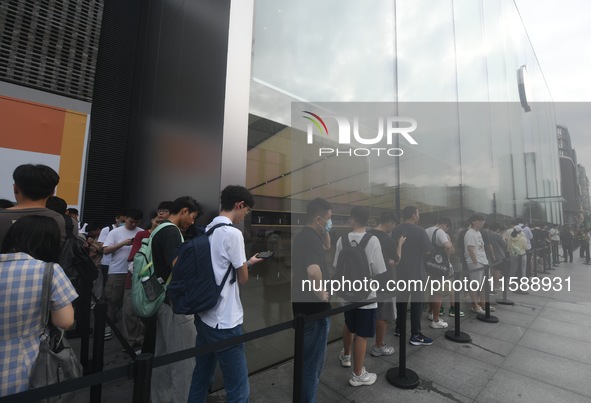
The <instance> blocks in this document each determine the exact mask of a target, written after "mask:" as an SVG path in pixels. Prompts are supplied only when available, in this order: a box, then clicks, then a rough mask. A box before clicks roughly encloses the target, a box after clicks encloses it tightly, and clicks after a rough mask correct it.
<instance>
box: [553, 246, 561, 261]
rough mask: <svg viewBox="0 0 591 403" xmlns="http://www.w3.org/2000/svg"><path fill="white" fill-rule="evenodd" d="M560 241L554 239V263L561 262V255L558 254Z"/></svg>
mask: <svg viewBox="0 0 591 403" xmlns="http://www.w3.org/2000/svg"><path fill="white" fill-rule="evenodd" d="M559 243H560V242H559V241H552V263H560V255H559V254H558V244H559Z"/></svg>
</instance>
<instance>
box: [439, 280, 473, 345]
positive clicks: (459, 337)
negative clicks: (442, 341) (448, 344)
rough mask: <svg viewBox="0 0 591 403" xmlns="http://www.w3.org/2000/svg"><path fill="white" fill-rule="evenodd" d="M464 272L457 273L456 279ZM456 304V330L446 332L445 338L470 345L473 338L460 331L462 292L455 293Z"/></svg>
mask: <svg viewBox="0 0 591 403" xmlns="http://www.w3.org/2000/svg"><path fill="white" fill-rule="evenodd" d="M461 273H462V272H457V273H456V277H458V279H459V276H460V275H461ZM454 297H455V301H456V302H455V303H454V312H455V314H456V316H455V318H454V330H448V331H447V332H445V338H446V339H448V340H450V341H453V342H455V343H470V342H471V341H472V337H470V335H469V334H468V333H466V332H462V331H461V330H460V312H461V310H460V291H454Z"/></svg>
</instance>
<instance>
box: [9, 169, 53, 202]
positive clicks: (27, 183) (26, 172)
mask: <svg viewBox="0 0 591 403" xmlns="http://www.w3.org/2000/svg"><path fill="white" fill-rule="evenodd" d="M12 179H14V184H15V185H16V186H17V187H18V190H19V191H20V192H21V193H22V194H23V195H24V196H25V197H27V198H28V199H31V200H41V199H44V198H46V197H49V196H52V195H53V193H54V192H55V187H56V186H57V185H58V183H59V182H60V176H59V175H58V174H57V172H55V171H54V170H53V168H50V167H48V166H47V165H42V164H39V165H33V164H24V165H19V166H18V167H16V169H15V170H14V172H13V173H12Z"/></svg>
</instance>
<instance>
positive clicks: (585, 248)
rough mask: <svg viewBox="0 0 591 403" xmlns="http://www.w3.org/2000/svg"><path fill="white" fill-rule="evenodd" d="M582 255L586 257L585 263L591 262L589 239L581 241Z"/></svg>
mask: <svg viewBox="0 0 591 403" xmlns="http://www.w3.org/2000/svg"><path fill="white" fill-rule="evenodd" d="M581 257H584V258H585V263H589V241H586V242H581Z"/></svg>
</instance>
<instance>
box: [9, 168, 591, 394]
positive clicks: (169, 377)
mask: <svg viewBox="0 0 591 403" xmlns="http://www.w3.org/2000/svg"><path fill="white" fill-rule="evenodd" d="M13 179H14V197H15V200H16V203H13V202H9V201H1V204H0V246H1V252H2V254H1V255H0V275H1V276H0V278H1V280H0V301H1V303H2V306H4V307H5V308H4V310H3V312H4V314H2V315H0V318H1V320H2V323H1V324H0V395H1V396H5V395H8V394H13V393H17V392H20V391H23V390H26V389H27V388H28V385H29V379H28V377H29V371H30V368H31V364H32V363H33V362H34V360H35V358H36V354H37V351H38V349H39V339H38V335H39V329H40V328H41V326H42V324H41V305H42V304H41V285H42V279H43V272H44V270H45V269H44V268H45V262H50V263H54V277H53V280H52V284H53V286H52V291H51V319H52V321H53V323H54V325H55V326H58V327H60V328H63V329H68V328H71V327H72V326H73V324H74V322H76V323H78V321H77V320H76V321H75V319H76V315H81V314H89V313H88V312H86V313H84V312H76V314H75V312H74V311H75V309H74V308H75V307H76V298H77V297H78V294H80V293H81V290H79V287H80V285H79V284H77V283H74V284H72V282H71V281H70V279H69V278H68V276H67V275H66V274H65V272H64V270H62V268H61V267H60V266H59V264H57V262H59V259H60V251H61V248H62V245H63V244H64V242H65V240H66V238H67V235H68V234H67V231H68V230H67V229H68V228H70V227H71V228H72V230H71V231H72V234H73V235H75V236H80V237H82V238H83V240H84V248H85V250H86V251H87V253H88V255H89V256H90V258H91V259H92V261H93V263H94V264H95V266H96V271H97V275H98V278H97V279H96V280H95V281H94V283H93V284H92V285H89V287H91V288H92V293H93V294H94V296H95V297H96V299H97V300H101V299H104V300H105V301H106V303H107V307H108V309H107V316H108V319H109V320H108V321H109V323H111V324H117V323H120V325H117V326H118V327H119V326H121V328H122V330H123V334H124V337H125V339H126V341H127V343H128V344H129V345H130V346H131V347H132V348H134V349H136V350H137V353H140V352H144V353H146V352H148V353H153V354H154V355H155V356H161V355H165V354H169V353H172V352H175V351H180V350H184V349H188V348H191V347H194V346H198V347H199V346H203V345H206V344H210V343H213V342H217V341H221V340H225V339H228V338H231V337H234V336H237V335H240V334H242V324H243V320H244V314H243V309H242V302H241V299H240V291H239V285H241V284H245V283H246V282H248V280H249V269H250V268H251V267H252V266H253V265H255V264H257V263H259V262H261V261H262V258H259V257H257V256H256V255H254V256H251V257H250V258H246V252H245V244H244V237H243V234H242V232H241V231H240V230H239V229H238V228H237V227H236V226H237V225H239V224H240V223H242V222H243V221H244V219H245V218H246V217H247V216H248V215H249V214H250V212H251V211H252V208H253V207H254V205H255V199H254V197H253V195H252V194H251V193H250V192H249V191H248V190H247V189H246V188H244V187H242V186H228V187H226V188H225V189H223V191H222V192H221V197H220V205H221V208H220V212H219V215H218V216H217V217H215V218H214V219H213V220H212V221H211V223H209V224H208V225H207V227H206V228H201V227H198V226H196V225H195V220H196V219H197V218H198V217H199V216H201V215H202V214H203V211H202V208H201V206H200V205H199V203H198V202H197V201H196V200H195V199H194V198H193V197H190V196H183V197H179V198H177V199H175V200H173V201H167V200H164V201H162V202H161V203H159V204H158V206H156V209H155V210H154V212H152V213H151V215H150V217H149V218H150V221H149V225H148V226H146V227H147V228H146V229H143V228H141V227H140V226H139V225H140V223H141V220H142V219H143V213H142V211H140V210H137V209H129V210H127V211H124V212H123V211H122V212H120V213H118V214H116V216H115V217H114V221H113V222H112V223H111V224H109V225H107V226H102V225H98V224H97V223H88V224H84V225H80V224H79V223H78V210H76V209H73V208H68V207H67V205H66V203H65V201H64V200H63V199H60V198H59V197H56V196H54V192H55V188H56V186H57V185H58V183H59V176H58V174H57V173H56V172H55V171H54V170H53V169H51V168H50V167H47V166H44V165H32V164H26V165H21V166H19V167H17V168H16V169H15V171H14V173H13ZM332 213H333V207H332V206H331V205H330V203H329V202H327V201H326V200H324V199H320V198H317V199H314V200H312V201H310V202H309V203H308V205H307V210H306V216H307V219H306V220H307V221H306V224H305V225H304V227H303V228H302V229H301V231H300V232H299V233H298V234H297V235H296V236H295V238H294V240H293V247H292V275H293V278H292V287H293V288H292V300H293V304H292V307H293V314H294V315H302V314H303V315H311V314H315V313H321V312H326V311H328V310H330V309H331V307H332V305H331V303H334V301H335V298H334V296H333V295H331V294H330V292H329V290H328V289H326V287H325V286H323V284H325V283H323V280H325V279H328V278H330V277H331V276H332V275H333V273H334V271H335V269H336V268H337V267H339V266H341V265H342V263H341V260H342V259H344V257H343V256H345V255H347V254H348V253H349V248H350V247H357V246H359V245H361V249H363V251H364V253H363V258H364V259H367V267H369V271H370V272H369V274H368V275H369V276H370V277H372V278H374V279H379V281H380V282H385V281H388V280H392V279H397V280H402V281H410V280H422V281H425V280H426V278H427V276H428V273H427V271H426V270H425V266H424V264H423V259H424V257H425V255H426V254H427V252H429V251H431V250H432V249H433V247H434V246H436V247H439V248H441V250H443V251H444V253H445V254H446V255H447V257H448V259H449V261H450V262H451V264H452V266H454V267H455V270H456V272H457V271H461V272H463V273H465V275H466V276H468V277H469V278H470V279H473V280H478V281H481V280H482V277H483V276H484V273H485V268H486V267H487V266H488V267H492V270H491V275H492V276H494V279H495V283H494V284H495V287H494V288H497V287H498V286H499V284H498V281H500V280H499V279H500V278H501V277H502V275H510V276H517V277H531V276H532V275H533V274H534V272H533V269H532V268H534V267H535V265H538V264H543V262H544V261H547V262H550V261H551V262H552V264H553V265H558V264H559V263H560V256H561V255H560V250H559V248H560V246H561V247H562V251H563V252H562V256H563V257H564V261H565V262H566V261H567V260H568V261H570V262H572V258H573V257H572V255H573V252H572V250H573V247H574V244H575V241H579V243H580V246H581V256H582V257H583V256H584V257H585V259H586V262H587V263H589V232H588V231H583V230H581V231H579V233H577V235H575V234H574V233H573V232H572V231H571V230H570V228H569V227H568V225H564V226H563V227H562V228H561V229H559V227H558V226H556V225H554V226H552V228H548V227H541V226H538V225H531V226H530V225H527V224H526V223H525V222H524V220H522V219H519V218H518V219H516V220H515V221H514V222H513V223H512V224H511V225H510V226H507V227H505V226H501V225H500V224H498V223H492V224H490V225H488V224H487V223H486V220H485V217H484V216H482V215H479V214H474V215H472V216H471V217H470V218H469V220H468V222H467V225H466V226H465V227H464V228H461V229H460V230H459V231H458V232H456V233H455V234H453V233H452V222H451V220H450V219H449V218H447V217H440V218H439V219H437V220H436V223H434V225H433V226H431V227H429V228H426V229H425V228H423V227H422V226H420V225H419V223H420V213H419V210H418V208H417V207H415V206H406V207H405V208H403V209H402V222H400V220H399V219H398V216H397V215H396V214H395V213H394V212H393V211H389V210H386V211H383V212H382V213H381V215H380V216H379V219H378V222H377V226H375V228H373V229H368V221H369V218H370V211H369V209H367V208H365V207H359V206H357V207H354V208H353V209H351V211H350V220H349V222H350V225H351V231H350V232H349V233H347V234H345V235H344V236H342V237H339V238H338V239H331V234H332V235H334V231H333V228H332V219H331V217H332ZM68 220H71V223H74V224H75V225H74V226H71V225H68V224H69V223H70V222H69V221H68ZM162 223H168V224H167V225H166V226H162V227H160V228H159V226H160V225H161V224H162ZM218 224H225V225H223V226H221V227H219V228H218V229H217V230H216V231H215V232H213V233H212V234H211V236H210V245H211V254H212V266H213V271H214V275H215V278H216V283H218V284H219V283H221V280H222V278H223V277H224V274H225V273H226V270H227V269H228V267H230V266H231V267H233V269H234V271H235V274H236V279H237V281H228V282H227V283H226V285H225V286H224V287H223V289H222V291H221V296H220V299H219V301H218V304H217V305H216V306H215V307H214V308H212V309H210V310H207V311H205V312H199V314H198V315H183V314H176V313H174V311H173V309H172V307H171V304H170V301H169V300H166V299H165V300H164V303H163V304H162V305H161V306H160V307H159V308H158V310H157V312H156V314H155V315H154V316H152V317H150V318H140V317H138V316H137V315H136V314H135V312H134V309H133V306H132V301H131V281H132V272H133V260H134V256H135V255H136V253H137V252H138V251H139V249H140V247H141V245H142V240H143V239H145V238H148V237H151V248H152V256H153V265H154V272H155V275H156V276H157V278H158V280H159V281H160V282H161V283H162V284H164V283H166V282H168V281H169V279H170V277H171V275H172V268H173V262H174V259H175V252H176V250H177V248H178V247H179V245H181V244H182V243H183V242H184V241H186V240H187V239H189V238H191V237H195V236H199V235H201V234H203V233H204V232H205V231H207V230H209V229H210V228H212V227H214V226H217V225H218ZM157 228H158V230H157V231H155V230H156V229H157ZM153 232H154V233H153ZM540 248H544V251H548V253H547V254H546V252H544V254H543V255H540V254H537V255H536V257H535V258H534V257H533V255H532V254H531V253H530V252H531V251H532V250H534V249H540ZM328 256H331V257H334V258H333V259H332V262H330V260H327V257H328ZM540 256H541V259H540ZM331 263H332V264H331ZM304 280H310V281H311V282H313V284H314V285H315V286H314V288H313V290H311V291H305V290H303V289H297V287H296V286H294V285H297V284H301V282H302V281H304ZM450 291H451V290H450V289H441V290H438V291H437V292H432V293H430V294H431V295H430V297H429V298H428V299H426V298H425V296H424V295H425V294H424V293H422V292H420V291H413V290H411V291H404V292H399V293H398V294H397V295H396V297H395V298H392V297H391V296H390V297H388V298H382V299H380V300H379V302H372V303H369V304H367V305H365V306H361V307H359V308H356V309H353V310H350V311H347V312H346V313H345V314H344V319H345V324H344V326H343V329H342V335H343V338H342V343H343V347H342V350H341V352H340V354H339V356H338V360H339V361H340V363H341V365H342V366H343V367H347V368H349V367H352V373H351V375H350V377H349V384H350V385H352V386H354V387H357V386H363V385H372V384H373V383H375V382H376V379H377V375H376V374H375V373H372V372H369V371H367V370H366V365H365V362H366V360H365V358H366V354H367V351H368V350H369V354H370V355H371V356H374V357H380V356H388V355H392V354H394V352H395V349H394V347H392V346H388V345H387V344H386V343H385V338H386V334H387V329H388V325H389V324H392V325H393V326H394V329H393V330H394V334H395V335H396V336H401V334H400V323H398V322H397V320H398V318H397V315H396V312H397V310H399V309H402V308H403V307H405V306H406V305H405V304H406V302H408V301H410V332H409V343H410V344H411V345H413V346H428V345H431V344H432V343H433V340H432V339H431V338H430V337H427V336H426V335H424V334H423V333H422V329H421V318H422V316H423V315H424V314H425V310H424V305H427V306H428V309H427V316H428V318H429V321H430V322H431V323H430V327H431V328H433V329H446V328H447V327H448V324H447V322H445V320H444V316H445V313H446V310H445V308H444V304H443V299H444V298H445V299H447V297H448V296H449V303H450V305H449V309H448V310H447V314H448V315H449V316H451V317H454V316H456V315H459V316H464V315H465V314H464V312H461V311H456V310H455V306H454V303H455V300H454V293H453V292H450ZM495 291H496V290H494V289H493V290H492V292H493V293H494V292H495ZM466 294H467V297H468V298H469V301H470V304H471V311H472V312H474V313H476V314H483V313H484V309H483V308H484V306H485V300H486V295H484V293H483V292H473V291H470V292H467V293H466ZM376 296H377V294H376V292H375V291H372V292H369V293H368V294H367V295H365V296H364V300H367V299H373V298H376ZM73 303H74V305H73ZM491 310H494V307H491ZM329 329H330V320H329V318H328V317H326V318H323V319H319V320H317V321H311V322H308V323H307V324H306V327H305V339H304V350H305V352H304V356H305V375H304V385H303V390H302V393H303V396H304V399H305V401H308V402H315V401H316V393H317V388H318V383H319V380H320V376H321V374H322V369H323V366H324V362H325V353H326V344H327V338H328V333H329ZM76 330H79V329H76ZM404 336H405V337H406V335H404ZM104 338H105V339H106V340H110V339H112V338H113V331H112V329H111V328H110V327H107V328H106V329H105V334H104ZM372 338H373V339H374V340H373V345H371V348H368V344H367V343H368V339H372ZM335 359H336V358H335ZM15 363H16V364H15ZM217 363H219V365H220V368H221V371H222V374H223V378H224V386H225V389H226V392H227V399H228V401H236V402H244V401H247V400H248V397H249V393H250V392H249V382H248V369H247V362H246V355H245V351H244V345H243V344H237V345H234V346H232V347H229V348H226V349H223V350H222V351H217V352H215V353H209V354H204V355H199V356H197V357H196V358H195V359H192V360H183V361H178V362H175V363H173V364H170V365H167V366H163V367H158V368H155V369H154V373H153V376H152V384H151V400H152V401H153V402H180V401H190V402H204V401H205V399H206V396H207V394H208V391H209V390H210V387H211V385H212V382H213V377H214V370H215V368H216V364H217Z"/></svg>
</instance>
